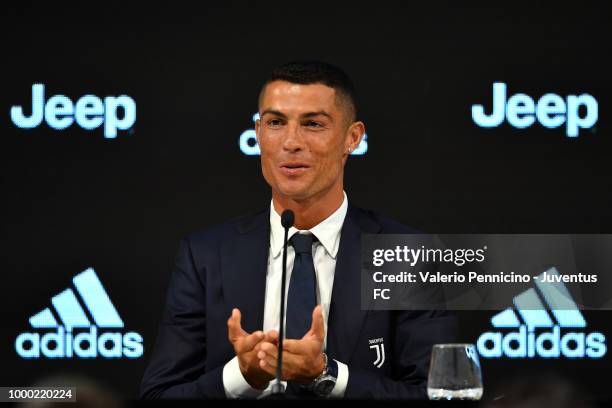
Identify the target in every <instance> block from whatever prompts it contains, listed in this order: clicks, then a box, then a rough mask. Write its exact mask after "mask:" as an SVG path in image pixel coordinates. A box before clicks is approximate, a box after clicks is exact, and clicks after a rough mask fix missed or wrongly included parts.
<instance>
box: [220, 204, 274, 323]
mask: <svg viewBox="0 0 612 408" xmlns="http://www.w3.org/2000/svg"><path fill="white" fill-rule="evenodd" d="M227 241H228V242H226V243H225V244H224V246H223V247H222V249H221V251H222V254H221V265H220V268H221V273H222V276H223V293H224V298H225V303H226V305H227V307H228V308H230V310H231V308H234V307H237V308H239V309H240V312H241V313H242V322H241V323H242V328H243V329H244V330H246V331H247V332H249V333H251V332H253V331H256V330H261V329H262V328H263V316H264V307H265V301H264V300H265V292H266V273H267V268H268V253H269V248H270V212H269V210H267V211H263V212H260V213H257V214H256V215H253V216H249V217H245V218H243V219H242V220H240V221H239V222H237V224H236V230H234V231H233V232H232V235H231V236H230V239H228V240H227Z"/></svg>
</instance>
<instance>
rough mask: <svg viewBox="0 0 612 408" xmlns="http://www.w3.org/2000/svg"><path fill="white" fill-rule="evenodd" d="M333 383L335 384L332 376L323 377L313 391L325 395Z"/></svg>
mask: <svg viewBox="0 0 612 408" xmlns="http://www.w3.org/2000/svg"><path fill="white" fill-rule="evenodd" d="M335 385H336V380H335V379H334V378H333V377H326V378H323V379H322V380H320V381H319V382H318V383H317V385H316V386H315V392H316V393H317V394H318V395H321V396H327V395H329V394H331V392H332V390H333V389H334V386H335Z"/></svg>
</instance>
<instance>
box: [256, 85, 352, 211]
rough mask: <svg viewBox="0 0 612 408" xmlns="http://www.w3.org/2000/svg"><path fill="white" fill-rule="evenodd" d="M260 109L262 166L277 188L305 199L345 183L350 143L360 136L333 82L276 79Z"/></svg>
mask: <svg viewBox="0 0 612 408" xmlns="http://www.w3.org/2000/svg"><path fill="white" fill-rule="evenodd" d="M259 113H260V119H259V120H258V121H257V123H256V124H255V127H256V132H257V139H258V142H259V147H260V148H261V167H262V172H263V176H264V178H265V179H266V181H267V182H268V184H269V185H270V187H272V190H273V192H275V193H276V194H281V195H282V196H285V197H287V198H291V199H295V200H304V199H308V198H311V197H315V196H317V195H318V194H325V192H326V191H328V190H330V189H332V188H334V187H336V188H339V189H342V178H343V174H344V173H343V168H344V162H345V161H346V157H347V149H348V148H349V147H353V148H354V147H355V146H356V144H355V143H357V144H358V143H359V140H357V141H355V140H353V139H355V135H356V134H357V133H356V132H355V131H353V132H351V131H350V129H351V126H349V125H350V124H349V123H347V122H348V120H347V117H346V111H345V110H344V109H343V108H342V107H341V106H339V105H338V103H337V101H336V91H335V90H334V89H333V88H330V87H328V86H326V85H323V84H310V85H300V84H293V83H290V82H285V81H274V82H271V83H269V84H268V85H267V86H266V88H265V90H264V93H263V95H262V97H261V100H260V112H259ZM360 138H361V136H359V139H360ZM354 144H355V145H354ZM353 145H354V146H353Z"/></svg>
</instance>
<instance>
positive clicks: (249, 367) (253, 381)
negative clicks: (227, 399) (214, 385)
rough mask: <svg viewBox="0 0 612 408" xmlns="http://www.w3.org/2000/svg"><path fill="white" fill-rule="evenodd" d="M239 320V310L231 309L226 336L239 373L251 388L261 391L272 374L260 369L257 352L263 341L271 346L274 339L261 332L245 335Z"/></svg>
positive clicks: (271, 377)
mask: <svg viewBox="0 0 612 408" xmlns="http://www.w3.org/2000/svg"><path fill="white" fill-rule="evenodd" d="M240 318H241V314H240V310H239V309H233V310H232V315H231V316H230V318H229V319H228V320H227V336H228V338H229V341H230V343H232V346H234V351H235V352H236V356H238V364H239V366H240V371H241V372H242V375H243V376H244V378H245V380H246V381H247V382H248V383H249V385H250V386H251V387H253V388H257V389H260V390H263V389H264V388H266V387H267V385H268V382H269V381H270V380H271V379H273V378H274V373H272V374H270V373H269V372H268V371H266V370H263V369H262V368H261V367H260V364H259V359H258V358H257V352H258V351H259V348H260V346H261V344H263V342H264V341H265V340H267V342H268V344H273V343H274V339H273V338H270V337H267V336H266V335H264V333H263V332H262V331H256V332H253V333H251V334H249V333H247V332H246V331H244V330H243V329H242V326H241V325H240Z"/></svg>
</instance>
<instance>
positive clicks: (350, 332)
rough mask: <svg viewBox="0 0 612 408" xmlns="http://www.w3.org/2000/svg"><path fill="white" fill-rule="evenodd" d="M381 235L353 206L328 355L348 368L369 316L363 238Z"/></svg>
mask: <svg viewBox="0 0 612 408" xmlns="http://www.w3.org/2000/svg"><path fill="white" fill-rule="evenodd" d="M379 231H380V225H379V224H378V223H377V222H375V221H374V220H373V219H372V218H369V217H366V216H365V215H364V214H363V213H362V212H361V211H360V210H358V209H356V208H353V207H350V206H349V210H348V212H347V215H346V218H345V220H344V224H343V226H342V232H341V235H340V248H339V249H338V258H337V260H336V271H335V273H334V287H333V289H332V300H331V306H330V310H329V318H328V334H327V353H328V354H329V355H330V356H331V357H333V358H336V359H337V360H339V361H342V362H344V363H347V364H348V363H350V359H351V356H352V355H353V352H354V350H355V347H356V345H357V344H356V342H357V339H358V338H359V332H360V331H361V327H362V325H363V322H364V319H365V316H366V313H367V311H365V310H361V234H362V233H377V232H379Z"/></svg>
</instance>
